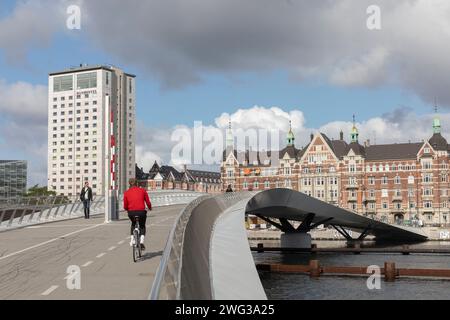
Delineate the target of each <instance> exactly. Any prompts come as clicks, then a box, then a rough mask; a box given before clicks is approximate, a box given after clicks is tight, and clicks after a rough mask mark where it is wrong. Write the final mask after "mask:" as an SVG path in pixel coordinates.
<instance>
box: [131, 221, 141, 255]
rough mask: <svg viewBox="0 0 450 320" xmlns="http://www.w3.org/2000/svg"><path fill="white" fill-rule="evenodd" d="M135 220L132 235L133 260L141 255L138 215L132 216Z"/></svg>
mask: <svg viewBox="0 0 450 320" xmlns="http://www.w3.org/2000/svg"><path fill="white" fill-rule="evenodd" d="M134 219H135V221H136V225H135V227H134V230H133V235H132V237H133V238H134V243H133V261H134V262H137V261H138V259H140V258H141V257H142V249H141V229H140V226H139V216H135V217H134Z"/></svg>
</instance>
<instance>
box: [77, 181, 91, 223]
mask: <svg viewBox="0 0 450 320" xmlns="http://www.w3.org/2000/svg"><path fill="white" fill-rule="evenodd" d="M80 200H81V201H82V202H83V207H84V218H85V219H89V215H90V208H91V201H92V189H91V187H89V182H87V181H86V182H85V183H84V187H83V189H82V190H81V194H80Z"/></svg>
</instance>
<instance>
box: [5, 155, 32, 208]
mask: <svg viewBox="0 0 450 320" xmlns="http://www.w3.org/2000/svg"><path fill="white" fill-rule="evenodd" d="M26 188H27V162H26V161H16V160H0V200H5V199H8V198H14V197H19V196H22V195H24V194H25V193H26Z"/></svg>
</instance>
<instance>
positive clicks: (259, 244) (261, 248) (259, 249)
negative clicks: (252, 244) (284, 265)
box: [258, 243, 264, 253]
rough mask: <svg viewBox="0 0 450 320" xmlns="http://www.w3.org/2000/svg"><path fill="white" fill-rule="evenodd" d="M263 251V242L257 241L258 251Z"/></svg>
mask: <svg viewBox="0 0 450 320" xmlns="http://www.w3.org/2000/svg"><path fill="white" fill-rule="evenodd" d="M261 252H264V243H258V253H261Z"/></svg>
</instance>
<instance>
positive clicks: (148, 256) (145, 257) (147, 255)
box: [141, 251, 163, 261]
mask: <svg viewBox="0 0 450 320" xmlns="http://www.w3.org/2000/svg"><path fill="white" fill-rule="evenodd" d="M162 255H163V251H157V252H147V253H144V254H143V255H142V257H141V260H142V261H145V260H150V259H153V258H156V257H159V256H162Z"/></svg>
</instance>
